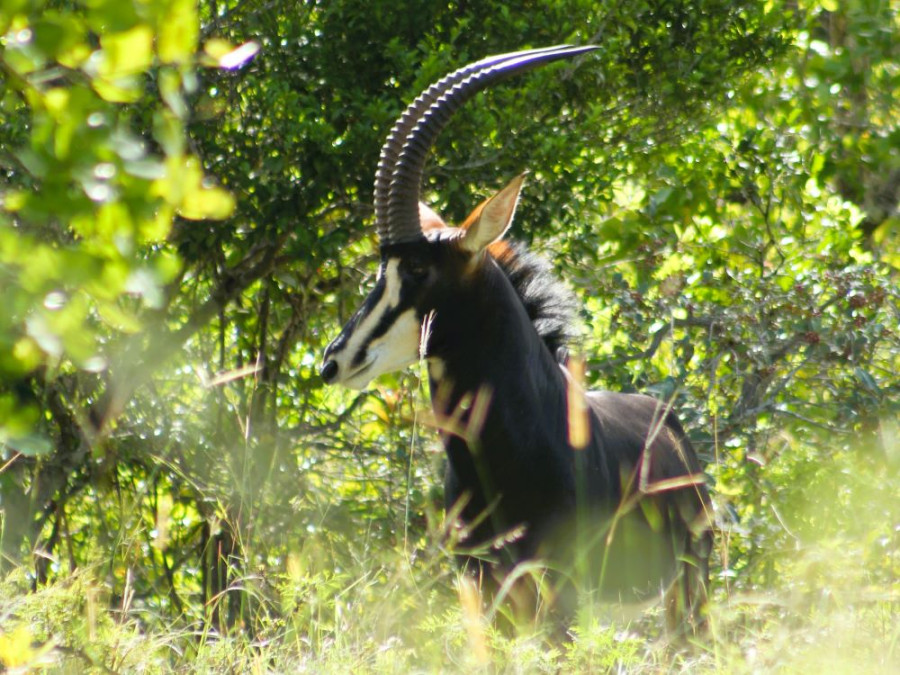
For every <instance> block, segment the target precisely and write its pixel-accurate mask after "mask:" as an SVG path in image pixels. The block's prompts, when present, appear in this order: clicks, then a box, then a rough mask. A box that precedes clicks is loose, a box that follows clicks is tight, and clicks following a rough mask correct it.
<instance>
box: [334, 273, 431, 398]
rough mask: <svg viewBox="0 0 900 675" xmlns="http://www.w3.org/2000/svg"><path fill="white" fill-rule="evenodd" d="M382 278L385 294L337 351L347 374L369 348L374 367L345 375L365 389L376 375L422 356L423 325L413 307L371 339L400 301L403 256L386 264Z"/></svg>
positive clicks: (351, 384)
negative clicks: (353, 363) (420, 324)
mask: <svg viewBox="0 0 900 675" xmlns="http://www.w3.org/2000/svg"><path fill="white" fill-rule="evenodd" d="M382 277H383V279H382ZM379 280H380V281H381V282H382V283H384V291H383V292H382V294H381V297H380V298H379V299H378V302H377V303H376V304H375V306H374V307H372V309H371V311H369V313H368V314H367V315H366V316H365V317H364V318H363V319H362V321H360V322H359V324H357V325H356V327H355V328H354V329H353V332H352V333H351V334H350V336H349V339H348V340H347V342H346V344H345V345H344V347H343V349H341V350H340V352H339V353H338V354H335V355H334V358H335V359H336V360H337V361H338V363H339V364H340V372H341V375H346V374H348V373H352V372H353V369H354V366H351V365H350V364H351V363H352V362H353V359H354V358H355V357H356V355H357V354H359V353H360V350H362V349H363V348H364V347H365V349H366V352H367V358H366V362H367V363H369V364H370V365H371V367H369V368H366V369H365V370H364V372H361V373H359V377H358V378H357V377H353V376H352V375H351V376H350V377H349V378H348V379H346V380H345V379H343V378H341V381H342V383H343V384H345V385H347V386H348V387H352V388H360V389H361V388H362V387H364V386H365V385H366V384H367V383H368V382H369V380H371V379H372V378H373V377H376V376H378V375H381V374H382V373H387V372H390V371H392V370H398V369H400V368H403V367H405V366H407V365H409V364H411V363H415V362H416V360H417V359H418V355H419V336H420V326H419V321H418V320H417V319H416V315H415V311H414V310H413V309H409V310H407V311H406V312H404V313H403V314H400V315H399V316H397V317H396V319H394V321H393V322H392V323H391V325H390V326H389V327H388V329H387V331H386V332H385V333H384V334H383V335H381V336H379V337H377V338H375V339H374V340H371V342H370V339H371V335H372V332H373V331H374V330H375V329H376V328H377V327H378V325H379V324H380V323H381V321H382V318H383V317H384V315H385V314H386V313H388V312H391V311H393V310H395V309H396V308H397V307H398V306H399V304H400V296H401V290H402V281H401V279H400V259H399V258H391V259H389V260H388V261H387V262H386V263H385V265H383V266H382V268H381V270H380V276H379ZM356 365H357V366H358V365H364V364H356Z"/></svg>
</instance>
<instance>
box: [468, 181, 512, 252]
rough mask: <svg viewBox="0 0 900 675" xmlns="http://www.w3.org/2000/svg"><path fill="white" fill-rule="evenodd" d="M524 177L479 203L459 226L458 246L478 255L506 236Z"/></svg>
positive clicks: (510, 182)
mask: <svg viewBox="0 0 900 675" xmlns="http://www.w3.org/2000/svg"><path fill="white" fill-rule="evenodd" d="M525 175H526V174H524V173H523V174H521V175H519V176H516V177H515V178H513V179H512V180H511V181H509V184H508V185H507V186H506V187H505V188H503V189H502V190H500V191H499V192H498V193H497V194H495V195H494V196H493V197H490V198H488V199H486V200H485V201H483V202H482V203H481V204H479V205H478V207H476V209H475V210H474V211H472V213H471V214H470V215H469V217H468V218H466V222H465V223H463V225H462V229H463V230H464V234H463V236H462V238H461V239H460V247H461V248H462V249H463V250H464V251H468V252H469V253H479V252H481V251H483V250H484V249H486V248H487V247H488V245H489V244H491V243H493V242H495V241H497V240H498V239H500V238H501V237H502V236H503V235H504V234H505V233H506V231H507V230H508V229H509V226H510V225H512V221H513V216H514V215H515V213H516V205H517V204H518V203H519V193H520V192H521V191H522V183H523V182H524V181H525Z"/></svg>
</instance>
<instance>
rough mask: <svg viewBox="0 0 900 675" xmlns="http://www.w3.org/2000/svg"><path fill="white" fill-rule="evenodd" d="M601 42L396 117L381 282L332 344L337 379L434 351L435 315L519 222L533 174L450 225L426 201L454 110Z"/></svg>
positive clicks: (497, 75) (475, 71)
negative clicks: (426, 180) (430, 173)
mask: <svg viewBox="0 0 900 675" xmlns="http://www.w3.org/2000/svg"><path fill="white" fill-rule="evenodd" d="M591 49H595V47H591V46H588V47H569V46H561V47H551V48H547V49H536V50H529V51H524V52H516V53H512V54H503V55H500V56H493V57H489V58H487V59H484V60H483V61H479V62H477V63H474V64H471V65H468V66H465V67H463V68H460V69H459V70H457V71H455V72H453V73H451V74H450V75H448V76H446V77H444V78H443V79H442V80H440V81H438V82H436V83H435V84H433V85H431V87H429V88H428V89H426V90H425V92H423V93H422V94H421V95H420V96H419V97H418V98H417V99H416V100H415V101H414V102H413V103H412V104H411V105H410V106H409V108H407V110H406V112H404V113H403V115H402V116H401V117H400V119H399V120H397V122H396V124H395V125H394V128H393V130H392V131H391V134H390V135H389V136H388V139H387V141H386V142H385V144H384V146H383V147H382V149H381V158H380V160H379V164H378V170H377V172H376V174H375V224H376V230H377V233H378V239H379V248H380V253H381V263H380V266H379V268H378V276H377V280H376V282H375V287H374V288H373V289H372V291H371V292H370V293H369V295H368V297H366V299H365V301H364V302H363V304H362V306H361V307H360V308H359V309H358V310H357V311H356V313H355V314H354V315H353V316H352V317H351V318H350V320H349V321H348V322H347V324H346V325H345V326H344V328H343V330H342V331H341V333H340V335H338V337H337V338H335V339H334V340H333V341H332V342H331V344H329V345H328V347H327V349H326V350H325V358H324V361H323V364H322V368H321V371H320V374H321V376H322V379H323V380H324V381H325V382H326V383H329V384H343V385H345V386H348V387H351V388H354V389H362V388H363V387H365V386H366V385H367V384H368V383H369V381H371V380H372V379H373V378H375V377H377V376H378V375H382V374H384V373H388V372H392V371H395V370H400V369H402V368H404V367H406V366H408V365H410V364H412V363H415V362H416V361H418V360H419V359H420V358H422V357H428V356H431V354H430V352H429V344H428V341H427V340H426V339H423V331H426V333H427V328H426V324H427V322H428V321H427V320H428V318H429V317H430V316H432V315H433V314H434V313H437V312H440V311H441V308H442V307H452V305H453V303H454V302H455V301H456V302H459V298H461V297H462V293H461V290H462V289H463V288H464V287H465V286H466V284H467V283H468V280H469V279H471V278H472V277H473V275H475V274H477V272H478V269H479V267H480V266H481V265H483V264H484V263H485V257H486V256H485V252H486V251H488V250H489V249H490V248H491V246H492V245H495V246H496V245H498V244H495V242H499V240H500V239H501V238H502V236H503V234H504V233H505V232H506V230H507V229H508V228H509V226H510V224H511V223H512V219H513V215H514V213H515V209H516V204H517V203H518V199H519V192H520V190H521V187H522V181H523V179H524V176H519V177H517V178H515V179H513V180H512V181H511V182H510V183H509V184H508V185H507V186H506V187H504V188H503V189H501V190H500V191H499V192H497V193H496V194H495V195H494V196H493V197H490V198H489V199H487V200H486V201H484V202H483V203H482V204H480V205H479V206H478V207H477V208H476V209H475V210H474V211H473V212H472V213H471V214H470V215H469V217H468V218H467V219H466V220H465V222H464V223H463V224H462V225H460V226H459V227H448V226H447V225H446V224H445V223H444V221H443V220H441V218H440V217H439V216H438V215H437V214H436V213H434V212H433V211H432V210H431V209H429V208H428V207H427V206H425V205H424V204H420V202H419V188H420V184H421V181H422V174H423V170H424V167H425V158H426V155H427V153H428V151H429V149H430V148H431V146H432V144H433V143H434V140H435V138H436V137H437V135H438V133H439V132H440V131H441V129H443V127H444V126H445V125H446V124H447V122H448V121H449V120H450V117H451V116H452V114H453V113H454V112H455V111H456V110H457V109H459V107H460V106H461V105H462V104H463V103H465V102H466V101H467V100H468V99H469V98H471V97H472V96H474V95H475V94H476V93H477V92H478V91H481V90H482V89H484V88H486V87H488V86H489V85H491V84H493V83H495V82H497V81H499V80H502V79H504V78H506V77H509V76H511V75H515V74H517V73H521V72H524V71H526V70H530V69H531V68H534V67H536V66H539V65H542V64H545V63H550V62H551V61H556V60H558V59H562V58H567V57H571V56H575V55H577V54H581V53H584V52H586V51H589V50H591Z"/></svg>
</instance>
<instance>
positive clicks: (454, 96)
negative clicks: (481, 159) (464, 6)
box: [376, 45, 597, 246]
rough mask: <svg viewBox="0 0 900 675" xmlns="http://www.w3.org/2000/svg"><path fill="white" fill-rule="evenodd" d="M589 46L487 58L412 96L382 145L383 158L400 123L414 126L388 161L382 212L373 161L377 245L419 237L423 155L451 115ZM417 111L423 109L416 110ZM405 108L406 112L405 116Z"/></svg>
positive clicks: (379, 176)
mask: <svg viewBox="0 0 900 675" xmlns="http://www.w3.org/2000/svg"><path fill="white" fill-rule="evenodd" d="M593 49H597V47H596V46H586V47H570V46H568V45H562V46H560V47H551V48H549V49H538V50H530V51H526V52H514V53H511V54H501V55H499V56H495V57H489V58H488V59H484V60H483V61H479V62H478V63H476V64H472V65H469V66H464V67H463V68H460V69H459V70H457V71H455V72H453V73H451V74H450V75H448V76H446V77H445V78H443V79H442V80H441V81H440V82H438V83H436V84H434V85H432V86H431V87H429V89H428V90H426V92H425V93H424V94H422V96H420V97H419V98H418V99H416V101H414V102H413V104H412V105H411V106H410V108H409V109H407V112H406V113H404V115H403V116H401V118H400V120H398V122H397V124H396V125H395V127H394V130H395V132H397V133H396V134H395V133H394V132H392V134H391V136H390V137H389V138H388V141H387V142H386V143H385V146H384V148H383V149H382V154H383V157H384V156H388V157H389V156H390V154H394V153H396V150H395V147H396V145H397V144H398V143H399V139H398V138H396V136H399V135H401V134H402V133H403V132H404V131H405V128H406V127H409V126H412V125H414V126H412V128H411V129H410V130H409V131H408V132H406V134H405V138H404V139H403V141H402V143H403V145H402V148H401V149H400V151H399V153H398V154H397V159H396V161H395V163H394V167H393V173H392V175H391V181H390V184H389V186H388V190H387V208H386V214H385V206H384V203H383V202H382V204H381V205H379V204H378V201H377V200H378V197H379V193H378V192H377V190H378V181H379V180H380V181H381V183H382V185H383V183H384V178H385V173H386V171H387V167H386V165H384V166H383V165H379V173H378V174H377V177H376V209H381V219H380V221H379V229H378V234H379V237H380V238H381V245H382V246H384V245H387V244H396V243H402V242H408V241H416V240H417V239H420V238H421V237H422V230H421V227H420V225H419V190H420V184H421V181H422V173H423V171H424V168H425V159H426V157H427V155H428V151H429V150H430V149H431V146H432V144H433V143H434V140H435V139H436V138H437V135H438V134H439V133H440V131H441V130H442V129H443V128H444V126H446V124H447V122H449V121H450V118H451V117H452V116H453V113H455V112H456V111H457V110H458V109H459V108H460V107H461V106H462V105H463V104H464V103H465V102H466V101H468V100H469V99H470V98H472V97H473V96H474V95H475V94H477V93H478V92H479V91H481V90H483V89H485V88H486V87H488V86H489V85H491V84H494V83H496V82H498V81H500V80H502V79H505V78H507V77H511V76H513V75H517V74H519V73H522V72H525V71H527V70H531V69H532V68H535V67H537V66H539V65H543V64H546V63H550V62H552V61H556V60H559V59H563V58H569V57H572V56H576V55H578V54H582V53H584V52H587V51H591V50H593ZM426 106H427V108H426ZM423 109H424V112H420V111H421V110H423ZM411 111H412V114H410V115H409V116H407V113H410V112H411ZM416 113H418V114H416ZM404 118H406V120H404ZM389 146H390V147H389ZM382 194H383V193H382ZM377 215H378V210H376V216H377Z"/></svg>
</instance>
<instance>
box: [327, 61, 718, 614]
mask: <svg viewBox="0 0 900 675" xmlns="http://www.w3.org/2000/svg"><path fill="white" fill-rule="evenodd" d="M594 48H595V47H589V46H588V47H570V46H566V45H564V46H560V47H552V48H547V49H536V50H529V51H524V52H516V53H511V54H503V55H500V56H494V57H489V58H487V59H484V60H482V61H479V62H477V63H474V64H471V65H468V66H465V67H463V68H460V69H459V70H457V71H455V72H453V73H451V74H450V75H448V76H446V77H444V78H443V79H441V80H440V81H438V82H437V83H435V84H433V85H432V86H431V87H429V88H428V89H427V90H426V91H425V92H423V93H422V94H421V95H420V96H419V97H418V98H417V99H416V100H415V101H414V102H413V103H412V104H411V105H410V106H409V108H407V110H406V112H404V113H403V115H402V116H401V117H400V118H399V120H398V121H397V122H396V124H395V126H394V128H393V130H392V131H391V133H390V135H389V136H388V138H387V141H386V142H385V144H384V147H383V148H382V151H381V158H380V161H379V165H378V170H377V172H376V177H375V220H376V229H377V233H378V237H379V240H380V253H381V264H380V267H379V269H378V276H377V281H376V283H375V287H374V288H373V289H372V291H371V293H370V294H369V295H368V297H367V298H366V300H365V301H364V302H363V304H362V306H361V307H360V308H359V310H358V311H357V312H356V313H355V314H354V315H353V317H352V318H351V319H350V320H349V321H348V322H347V324H346V325H345V326H344V328H343V330H342V331H341V333H340V335H339V336H338V337H337V338H336V339H335V340H334V341H333V342H331V344H330V345H328V348H327V349H326V350H325V357H324V361H323V365H322V367H321V376H322V379H323V380H324V381H325V382H326V383H329V384H343V385H345V386H348V387H352V388H355V389H362V388H363V387H365V386H366V385H367V384H368V382H369V381H370V380H371V379H372V378H374V377H376V376H378V375H381V374H383V373H387V372H390V371H395V370H398V369H401V368H404V367H406V366H408V365H410V364H412V363H414V362H416V361H418V360H419V359H420V358H424V359H426V361H427V364H428V374H429V380H430V387H431V392H432V406H433V409H434V413H435V417H436V418H437V419H438V420H444V421H445V422H446V424H445V425H444V427H445V428H444V429H443V431H442V437H443V438H442V440H443V444H444V448H445V451H446V455H447V459H448V466H447V476H446V504H447V508H448V511H450V509H452V508H456V509H457V510H458V513H459V518H460V520H461V523H462V526H463V532H464V534H463V537H462V542H461V543H462V545H463V546H464V547H466V548H467V549H468V550H469V551H470V554H469V555H468V556H464V559H465V561H466V564H467V565H469V566H470V567H472V568H474V569H475V570H476V571H478V572H484V571H486V570H485V569H484V568H483V566H484V564H485V558H484V557H483V556H482V555H478V554H476V553H475V552H477V551H481V552H482V554H483V552H484V550H485V549H490V548H491V545H492V544H493V545H494V548H495V549H496V550H495V552H496V553H497V555H498V557H499V560H496V561H494V562H495V563H496V566H495V567H494V569H495V570H496V569H497V568H499V569H500V570H502V571H509V570H510V569H512V566H514V565H515V564H517V563H519V562H522V561H526V560H531V559H541V560H547V561H550V562H551V564H554V565H556V566H557V567H569V569H574V568H575V567H576V565H574V561H576V560H585V559H587V560H588V565H587V570H588V574H587V577H588V578H589V579H590V583H589V584H588V585H589V586H592V587H593V588H599V589H600V591H601V592H602V594H603V595H604V596H606V597H609V596H613V597H616V598H622V599H639V598H642V597H646V596H649V595H652V594H654V593H659V591H660V590H667V598H666V605H667V615H668V617H669V620H670V623H672V622H678V623H681V622H682V620H684V619H687V622H688V623H696V622H697V619H696V614H697V610H698V608H699V607H700V606H701V604H702V603H703V601H704V599H705V589H706V583H707V580H708V559H709V554H710V550H711V541H712V535H711V532H710V529H709V518H708V510H709V509H708V507H709V496H708V493H707V491H706V488H705V487H704V485H703V482H702V480H701V479H700V478H698V477H700V476H702V473H701V468H700V464H699V461H698V459H697V456H696V455H695V453H694V450H693V448H692V447H691V444H690V442H689V441H688V439H687V437H686V435H685V432H684V430H683V429H682V427H681V425H680V424H679V422H678V420H677V419H676V417H675V415H674V414H673V413H672V412H671V411H670V410H669V408H668V406H667V405H666V404H665V403H663V402H661V401H658V400H656V399H654V398H650V397H648V396H642V395H636V394H620V393H611V392H604V391H591V392H583V391H581V390H580V389H579V388H578V385H577V383H575V382H573V378H572V377H571V375H570V374H569V372H568V370H567V368H566V363H560V362H558V360H557V358H556V355H557V353H559V350H560V348H563V347H564V344H565V341H566V338H567V337H568V333H569V326H570V325H571V322H570V318H571V316H570V315H571V313H572V308H573V306H574V304H573V302H572V301H571V300H570V296H569V294H568V293H567V292H566V291H565V290H564V289H563V286H562V284H561V283H560V282H558V281H556V280H555V279H553V277H552V275H551V273H550V268H549V265H548V264H547V263H546V262H544V261H542V260H541V259H539V258H537V257H536V256H534V255H532V254H529V253H528V252H527V251H526V250H525V249H524V248H523V247H521V246H520V245H517V244H514V243H509V242H506V241H505V240H503V235H504V234H505V232H506V230H507V229H508V228H509V226H510V225H511V223H512V219H513V214H514V212H515V209H516V204H517V202H518V199H519V193H520V190H521V187H522V182H523V177H522V176H519V177H517V178H514V179H513V180H512V181H511V182H510V183H509V184H508V185H507V186H506V187H504V188H503V189H502V190H500V191H499V192H497V193H496V194H495V195H494V196H493V197H491V198H490V199H487V200H486V201H484V202H483V203H482V204H481V205H479V206H478V207H477V208H476V209H475V210H474V211H472V213H471V215H470V216H469V217H468V218H467V219H466V221H465V222H464V223H463V224H462V225H460V226H459V227H449V226H447V225H446V224H445V223H444V222H443V220H441V218H440V217H439V216H438V215H437V214H435V213H434V212H433V211H432V210H431V209H429V208H428V207H426V206H425V205H424V204H420V203H419V192H420V184H421V181H422V174H423V170H424V166H425V158H426V155H427V153H428V151H429V149H430V148H431V146H432V144H433V143H434V140H435V138H436V136H437V135H438V133H439V132H440V130H441V129H442V128H443V127H444V126H445V125H446V124H447V122H448V121H449V119H450V117H451V115H452V114H453V113H454V112H455V111H456V110H457V109H458V108H459V107H460V106H461V105H462V104H463V103H464V102H465V101H467V100H468V99H470V98H471V97H472V96H474V94H475V93H476V92H478V91H480V90H482V89H484V88H486V87H488V86H489V85H491V84H494V83H496V82H497V81H499V80H501V79H503V78H506V77H509V76H511V75H514V74H517V73H521V72H523V71H526V70H529V69H531V68H534V67H535V66H538V65H542V64H546V63H550V62H552V61H556V60H558V59H563V58H570V57H573V56H576V55H578V54H583V53H585V52H587V51H590V50H591V49H594ZM579 404H580V405H581V406H582V409H583V410H584V413H583V417H582V418H581V419H582V423H581V426H582V427H583V428H582V429H581V431H580V432H578V433H575V430H573V423H570V420H577V419H578V416H577V415H575V416H573V414H572V411H573V410H575V409H576V408H577V406H578V405H579ZM573 406H574V407H573ZM577 435H580V436H582V438H580V439H579V440H575V439H574V436H577ZM498 542H500V543H498ZM582 567H584V566H583V565H582Z"/></svg>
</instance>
